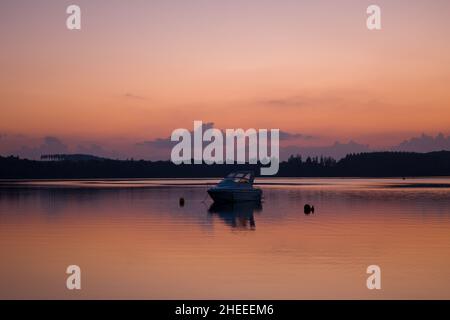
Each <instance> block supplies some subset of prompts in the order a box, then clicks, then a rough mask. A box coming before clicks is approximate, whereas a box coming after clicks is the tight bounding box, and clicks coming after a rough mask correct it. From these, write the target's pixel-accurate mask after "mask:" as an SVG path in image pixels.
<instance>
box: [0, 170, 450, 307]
mask: <svg viewBox="0 0 450 320" xmlns="http://www.w3.org/2000/svg"><path fill="white" fill-rule="evenodd" d="M216 181H217V180H214V179H211V180H203V179H191V180H184V179H180V180H129V181H123V180H107V181H105V180H91V181H88V180H70V181H14V182H11V181H3V182H0V257H1V259H0V298H13V299H14V298H62V299H72V298H105V299H107V298H142V299H216V298H224V299H240V298H252V299H316V298H325V299H335V298H339V299H341V298H352V299H379V298H387V299H391V298H402V299H409V298H415V299H416V298H423V299H427V298H437V299H450V179H448V178H440V179H436V178H429V179H406V180H401V179H260V180H258V183H259V185H260V187H261V188H262V189H263V191H264V201H263V203H262V205H260V206H259V205H252V204H241V205H235V206H230V205H227V206H223V205H222V206H220V205H213V204H212V202H211V201H210V200H209V199H208V198H207V195H206V188H207V185H208V184H212V183H214V182H216ZM180 197H184V198H185V200H186V201H185V205H184V206H183V207H181V206H180V205H179V198H180ZM306 203H308V204H311V205H314V208H315V212H314V214H309V215H306V214H304V212H303V206H304V205H305V204H306ZM71 264H76V265H79V266H80V267H81V270H82V290H80V291H68V290H67V289H66V287H65V282H66V277H67V275H66V273H65V270H66V267H67V266H68V265H71ZM372 264H376V265H379V266H380V267H381V270H382V290H368V289H367V287H366V278H367V277H368V275H367V274H366V268H367V266H369V265H372Z"/></svg>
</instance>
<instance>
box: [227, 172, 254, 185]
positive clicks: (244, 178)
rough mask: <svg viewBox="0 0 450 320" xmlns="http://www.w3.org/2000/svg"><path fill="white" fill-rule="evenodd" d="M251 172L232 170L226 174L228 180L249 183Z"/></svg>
mask: <svg viewBox="0 0 450 320" xmlns="http://www.w3.org/2000/svg"><path fill="white" fill-rule="evenodd" d="M251 176H252V175H251V173H246V172H233V173H230V174H229V175H228V176H227V179H228V180H233V181H234V182H236V183H250V180H251Z"/></svg>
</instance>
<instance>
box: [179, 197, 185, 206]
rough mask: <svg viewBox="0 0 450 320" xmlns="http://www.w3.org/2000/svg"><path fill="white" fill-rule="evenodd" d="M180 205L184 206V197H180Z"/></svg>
mask: <svg viewBox="0 0 450 320" xmlns="http://www.w3.org/2000/svg"><path fill="white" fill-rule="evenodd" d="M180 207H184V198H180Z"/></svg>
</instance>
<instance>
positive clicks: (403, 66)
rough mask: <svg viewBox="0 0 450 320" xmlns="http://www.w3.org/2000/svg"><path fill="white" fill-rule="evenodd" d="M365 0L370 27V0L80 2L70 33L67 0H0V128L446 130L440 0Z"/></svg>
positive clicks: (83, 136) (134, 135) (389, 137)
mask: <svg viewBox="0 0 450 320" xmlns="http://www.w3.org/2000/svg"><path fill="white" fill-rule="evenodd" d="M375 2H376V3H377V4H379V5H380V6H381V8H382V28H383V29H382V30H381V31H369V30H367V28H366V22H365V19H366V16H367V15H366V13H365V10H366V8H367V6H368V5H369V4H372V3H373V1H339V3H338V2H336V1H331V0H330V1H288V0H284V1H275V0H272V1H269V0H259V1H252V0H248V1H226V2H225V1H203V0H202V1H200V0H197V1H193V2H189V3H188V2H187V1H151V2H149V1H143V0H142V1H137V0H135V1H132V2H123V1H103V0H91V1H86V0H83V1H77V4H79V5H80V7H81V9H82V30H81V31H69V30H67V29H66V27H65V19H66V16H67V15H66V14H65V9H66V7H67V6H68V5H69V4H72V3H71V2H70V1H23V0H19V1H12V0H10V1H6V2H5V3H3V2H2V9H1V10H0V24H1V28H0V41H1V51H0V68H1V70H2V72H1V73H0V107H1V115H2V116H1V117H0V133H1V134H7V135H23V136H26V137H28V138H29V139H33V138H36V139H37V138H42V137H44V136H55V137H59V138H61V139H65V140H66V141H74V142H75V143H79V142H80V141H85V140H89V141H95V142H96V143H98V144H101V145H103V144H107V143H109V144H114V143H115V142H117V141H119V140H120V141H125V142H123V143H124V144H126V143H136V142H139V141H144V140H150V139H155V138H158V137H167V136H169V135H170V133H171V132H172V130H174V129H176V128H179V127H186V128H192V123H193V121H194V120H203V121H204V122H214V123H215V125H216V127H219V128H238V127H242V128H249V127H253V128H280V129H281V130H284V131H287V132H297V133H303V134H307V135H312V136H315V137H318V139H317V140H315V142H314V143H318V144H324V143H329V142H334V141H336V140H341V141H345V140H349V139H354V140H356V141H358V142H361V143H369V144H371V145H374V146H385V145H392V144H394V143H398V142H400V141H401V140H402V139H404V138H409V137H411V136H412V135H417V134H420V133H422V132H425V133H428V134H436V133H438V132H444V133H445V134H448V133H450V131H449V130H448V128H449V127H450V90H449V88H448V86H449V85H448V84H449V81H450V43H449V41H448V39H450V19H449V15H450V10H449V9H450V5H449V3H448V2H447V1H433V2H432V3H428V2H424V1H395V2H393V1H375ZM0 143H1V141H0ZM304 143H311V142H304ZM115 147H116V148H122V147H121V146H120V144H117V145H116V146H115ZM0 151H1V148H0Z"/></svg>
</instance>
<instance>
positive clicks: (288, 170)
mask: <svg viewBox="0 0 450 320" xmlns="http://www.w3.org/2000/svg"><path fill="white" fill-rule="evenodd" d="M259 168H260V165H259V164H258V165H250V164H245V165H218V164H214V165H206V164H202V165H185V164H182V165H178V166H177V165H175V164H173V163H171V162H170V161H144V160H138V161H136V160H109V159H88V160H62V161H35V160H27V159H20V158H18V157H12V156H11V157H0V179H83V178H192V177H223V176H225V175H227V174H228V173H229V172H231V171H235V170H253V171H254V172H255V173H256V174H257V175H258V174H259V172H260V170H259ZM277 176H279V177H412V176H450V151H439V152H430V153H412V152H371V153H359V154H349V155H347V156H346V157H345V158H343V159H341V160H339V161H336V160H335V159H332V158H327V157H308V158H306V159H303V158H302V157H301V156H299V155H298V156H291V157H290V158H289V159H288V160H287V161H284V162H282V163H280V169H279V171H278V174H277Z"/></svg>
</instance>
